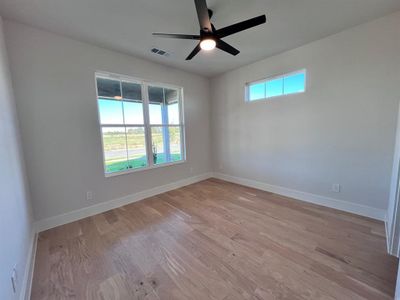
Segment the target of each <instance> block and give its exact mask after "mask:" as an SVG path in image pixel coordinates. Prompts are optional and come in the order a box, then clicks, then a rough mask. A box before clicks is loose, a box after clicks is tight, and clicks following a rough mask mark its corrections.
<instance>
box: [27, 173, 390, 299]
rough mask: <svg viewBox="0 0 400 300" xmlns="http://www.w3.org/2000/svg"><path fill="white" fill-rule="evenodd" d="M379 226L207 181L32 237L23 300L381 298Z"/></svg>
mask: <svg viewBox="0 0 400 300" xmlns="http://www.w3.org/2000/svg"><path fill="white" fill-rule="evenodd" d="M384 232H385V231H384V224H383V223H382V222H379V221H376V220H371V219H368V218H365V217H360V216H356V215H353V214H349V213H345V212H341V211H337V210H334V209H330V208H326V207H321V206H317V205H313V204H310V203H305V202H301V201H297V200H293V199H290V198H287V197H283V196H280V195H276V194H273V193H269V192H265V191H260V190H257V189H253V188H249V187H244V186H240V185H236V184H232V183H228V182H224V181H221V180H217V179H209V180H205V181H203V182H199V183H196V184H192V185H190V186H186V187H183V188H180V189H177V190H173V191H170V192H167V193H164V194H160V195H157V196H154V197H151V198H148V199H145V200H143V201H140V202H136V203H132V204H129V205H126V206H123V207H120V208H117V209H113V210H110V211H108V212H105V213H102V214H98V215H95V216H92V217H89V218H86V219H82V220H79V221H76V222H73V223H70V224H66V225H63V226H60V227H57V228H53V229H50V230H47V231H45V232H42V233H40V235H39V239H38V245H37V255H36V262H35V270H34V277H33V284H32V294H31V299H34V300H36V299H41V300H42V299H146V300H160V299H178V300H183V299H201V300H202V299H213V300H228V299H232V300H235V299H237V300H239V299H249V300H250V299H258V300H260V299H290V300H296V299H340V300H344V299H393V296H394V288H395V281H396V270H397V265H398V261H397V259H396V258H394V257H391V256H389V255H387V253H386V244H385V243H386V241H385V235H384Z"/></svg>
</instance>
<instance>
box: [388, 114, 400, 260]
mask: <svg viewBox="0 0 400 300" xmlns="http://www.w3.org/2000/svg"><path fill="white" fill-rule="evenodd" d="M399 171H400V107H399V112H398V116H397V128H396V141H395V147H394V157H393V167H392V177H391V182H390V194H389V204H388V210H387V237H386V240H387V242H388V250H389V253H391V254H392V255H396V256H398V249H399V240H400V237H399V232H400V219H399V217H400V211H399V209H398V205H399V203H398V197H399V195H398V190H399V180H400V178H399V175H400V174H399Z"/></svg>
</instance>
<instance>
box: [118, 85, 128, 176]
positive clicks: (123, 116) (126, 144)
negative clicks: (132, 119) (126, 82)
mask: <svg viewBox="0 0 400 300" xmlns="http://www.w3.org/2000/svg"><path fill="white" fill-rule="evenodd" d="M119 92H120V94H121V97H122V99H123V95H122V81H121V80H120V81H119ZM122 99H121V100H120V101H121V106H122V122H123V123H124V130H125V151H126V168H127V169H128V164H129V150H128V135H127V133H126V125H125V106H124V101H123V100H122Z"/></svg>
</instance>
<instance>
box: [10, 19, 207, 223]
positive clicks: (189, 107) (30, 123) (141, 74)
mask: <svg viewBox="0 0 400 300" xmlns="http://www.w3.org/2000/svg"><path fill="white" fill-rule="evenodd" d="M5 33H6V42H7V47H8V52H9V54H10V55H9V56H10V64H11V73H12V78H13V82H14V83H15V84H14V91H15V97H16V101H17V111H18V117H19V119H20V122H21V135H22V141H23V144H24V155H25V160H26V164H27V170H28V178H29V185H30V190H31V197H32V205H33V208H34V216H35V219H37V220H41V219H44V218H48V217H52V216H56V215H59V214H63V213H66V212H70V211H72V210H77V209H80V208H83V207H87V206H90V205H94V204H98V203H102V202H105V201H108V200H112V199H116V198H119V197H123V196H126V195H129V194H133V193H137V192H139V191H143V190H147V189H150V188H153V187H157V186H160V185H164V184H168V183H170V182H174V181H177V180H180V179H184V178H188V177H190V176H195V175H199V174H203V173H205V172H209V171H210V170H211V164H210V127H209V123H210V121H209V118H210V117H209V115H210V113H209V98H210V97H209V81H208V80H207V79H206V78H203V77H200V76H197V75H193V74H190V73H187V72H183V71H180V70H176V69H172V68H171V67H166V66H162V65H159V64H155V63H151V62H148V61H145V60H141V59H137V58H134V57H131V56H127V55H123V54H119V53H116V52H113V51H109V50H106V49H103V48H99V47H95V46H92V45H89V44H86V43H82V42H78V41H75V40H72V39H68V38H65V37H62V36H59V35H55V34H52V33H49V32H45V31H41V30H38V29H34V28H32V27H27V26H24V25H21V24H18V23H14V22H8V21H7V22H6V23H5ZM127 38H129V37H127ZM96 70H100V71H108V72H113V73H119V74H124V75H129V76H134V77H138V78H143V79H148V80H154V81H157V82H163V83H169V84H174V85H179V86H182V87H183V88H184V96H185V98H184V106H185V112H184V113H185V120H186V143H187V163H184V164H179V165H175V166H170V167H163V168H158V169H153V170H146V171H141V172H136V173H131V174H127V175H121V176H115V177H111V178H105V177H104V172H103V158H102V146H101V136H100V130H99V125H98V116H97V103H96V91H95V82H94V72H95V71H96ZM190 168H193V171H192V172H191V171H190ZM87 190H91V191H93V193H94V200H93V201H87V200H86V191H87Z"/></svg>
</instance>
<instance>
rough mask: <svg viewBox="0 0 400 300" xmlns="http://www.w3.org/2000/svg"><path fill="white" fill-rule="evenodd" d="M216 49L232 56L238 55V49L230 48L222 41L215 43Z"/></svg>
mask: <svg viewBox="0 0 400 300" xmlns="http://www.w3.org/2000/svg"><path fill="white" fill-rule="evenodd" d="M217 48H218V49H221V50H222V51H225V52H228V53H229V54H232V55H234V56H235V55H238V54H239V53H240V51H239V50H238V49H236V48H234V47H232V46H231V45H229V44H228V43H225V42H224V41H223V40H218V41H217Z"/></svg>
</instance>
